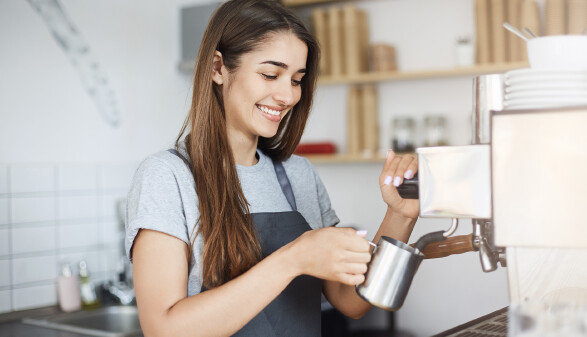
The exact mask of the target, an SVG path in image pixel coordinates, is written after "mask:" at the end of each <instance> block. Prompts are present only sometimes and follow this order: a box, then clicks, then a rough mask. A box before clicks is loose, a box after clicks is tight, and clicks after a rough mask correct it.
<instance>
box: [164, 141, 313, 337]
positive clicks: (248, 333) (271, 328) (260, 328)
mask: <svg viewBox="0 0 587 337" xmlns="http://www.w3.org/2000/svg"><path fill="white" fill-rule="evenodd" d="M168 151H169V152H171V153H173V154H175V155H177V156H178V157H180V158H181V159H182V160H183V161H184V162H185V163H186V164H187V165H188V166H189V162H188V161H187V159H186V158H185V157H184V156H183V155H181V154H180V153H179V152H177V151H176V150H174V149H170V150H168ZM273 166H274V168H275V174H276V175H277V180H278V181H279V185H280V186H281V190H282V191H283V194H284V195H285V197H286V199H287V201H288V202H289V204H290V206H291V208H292V211H288V212H275V213H252V214H251V217H252V220H253V226H254V227H255V231H256V232H257V237H258V238H259V243H260V244H261V251H262V254H263V258H265V257H266V256H269V255H270V254H271V253H273V252H275V251H276V250H278V249H279V248H281V247H283V246H284V245H286V244H288V243H290V242H291V241H293V240H295V239H296V238H298V237H299V236H300V235H302V234H303V233H304V232H306V231H308V230H311V227H310V225H308V222H307V221H306V219H304V217H303V216H302V215H301V214H300V213H299V212H298V211H297V206H296V201H295V197H294V194H293V190H292V188H291V184H290V182H289V179H288V177H287V174H286V172H285V169H284V167H283V164H282V163H281V162H279V161H276V160H273ZM201 291H206V289H205V288H204V287H202V289H201ZM321 294H322V280H320V279H318V278H315V277H312V276H308V275H301V276H298V277H296V278H295V279H294V280H293V281H291V282H290V284H289V285H288V286H287V287H286V288H285V289H284V290H283V291H282V292H281V294H279V296H277V297H276V298H275V299H274V300H273V301H272V302H271V303H269V305H267V306H266V307H265V308H264V309H263V310H262V311H261V312H260V313H259V314H258V315H257V316H255V317H253V319H252V320H251V321H250V322H249V323H247V324H246V325H245V326H244V327H243V328H242V329H240V330H239V331H237V332H236V333H235V334H234V336H239V337H266V336H296V337H297V336H320V335H321V326H320V324H321V310H320V301H321Z"/></svg>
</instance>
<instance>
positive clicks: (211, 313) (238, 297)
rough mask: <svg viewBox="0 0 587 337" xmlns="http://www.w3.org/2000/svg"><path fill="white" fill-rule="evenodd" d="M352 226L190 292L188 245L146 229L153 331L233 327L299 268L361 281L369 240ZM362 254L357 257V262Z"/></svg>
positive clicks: (137, 272)
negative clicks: (221, 283) (200, 290)
mask: <svg viewBox="0 0 587 337" xmlns="http://www.w3.org/2000/svg"><path fill="white" fill-rule="evenodd" d="M355 233H356V231H355V230H353V229H350V228H324V229H318V230H313V231H308V232H306V233H304V234H303V235H301V236H300V237H299V238H298V239H296V240H294V241H293V242H291V243H290V244H288V245H286V246H284V247H282V248H281V249H279V250H277V251H276V252H275V253H273V254H271V255H269V256H268V257H266V258H265V259H263V260H262V261H260V262H259V263H258V264H257V265H255V266H254V267H252V268H251V269H249V270H248V271H247V272H246V273H244V274H242V275H241V276H239V277H237V278H235V279H233V280H231V281H229V282H227V283H225V284H223V285H221V286H219V287H216V288H214V289H210V290H208V291H205V292H202V293H199V294H197V295H194V296H190V297H186V292H187V282H188V247H187V245H186V244H185V243H184V242H183V241H181V240H179V239H177V238H175V237H172V236H169V235H167V234H164V233H161V232H157V231H152V230H145V229H143V230H141V231H140V232H139V234H138V235H137V237H136V239H135V242H134V245H133V252H132V253H133V254H132V256H133V276H134V283H135V291H136V296H137V305H138V308H139V315H140V320H141V327H142V329H143V332H144V334H145V336H147V337H148V336H218V335H232V334H234V333H235V332H237V331H238V330H239V329H241V328H242V327H243V326H244V325H245V324H246V323H248V322H249V321H250V320H251V319H252V318H253V317H255V315H257V314H258V313H259V312H260V311H261V310H262V309H263V308H264V307H266V306H267V305H268V304H269V303H270V302H271V301H272V300H273V299H275V298H276V297H277V296H278V295H279V294H280V293H281V292H282V291H283V290H284V289H285V287H286V286H287V285H288V284H289V283H290V282H291V280H293V279H294V278H295V277H296V276H298V275H302V274H306V275H312V276H315V277H318V278H322V279H326V280H332V281H336V282H337V283H339V284H348V285H354V284H359V283H361V282H362V280H363V275H362V273H364V272H365V271H364V270H363V267H362V266H364V265H365V264H366V263H367V261H368V260H369V258H370V256H369V254H368V253H367V251H368V247H369V245H368V243H367V242H366V241H365V240H364V239H362V238H360V237H359V236H357V235H356V234H355ZM355 261H357V262H355Z"/></svg>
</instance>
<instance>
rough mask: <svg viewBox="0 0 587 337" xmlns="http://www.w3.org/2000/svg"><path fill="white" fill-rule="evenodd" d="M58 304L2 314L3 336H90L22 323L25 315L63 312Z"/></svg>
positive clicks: (0, 315)
mask: <svg viewBox="0 0 587 337" xmlns="http://www.w3.org/2000/svg"><path fill="white" fill-rule="evenodd" d="M61 312H62V311H61V310H60V309H59V307H58V306H51V307H44V308H38V309H31V310H23V311H13V312H8V313H4V314H0V336H2V337H33V336H34V337H88V335H84V334H79V333H74V332H68V331H61V330H56V329H50V328H43V327H38V326H34V325H29V324H24V323H22V319H23V318H25V317H36V316H43V315H50V314H57V313H61Z"/></svg>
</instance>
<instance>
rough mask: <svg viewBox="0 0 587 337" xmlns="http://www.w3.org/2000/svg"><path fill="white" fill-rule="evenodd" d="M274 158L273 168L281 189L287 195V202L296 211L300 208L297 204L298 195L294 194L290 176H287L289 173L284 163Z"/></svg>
mask: <svg viewBox="0 0 587 337" xmlns="http://www.w3.org/2000/svg"><path fill="white" fill-rule="evenodd" d="M272 160H273V168H274V169H275V174H276V175H277V181H279V186H281V191H283V194H284V195H285V198H286V199H287V202H289V205H290V206H291V208H292V209H293V210H294V211H297V210H298V207H297V206H296V197H295V196H294V194H293V190H292V188H291V184H290V183H289V178H288V177H287V173H285V168H284V167H283V164H282V163H281V162H280V161H278V160H275V159H272Z"/></svg>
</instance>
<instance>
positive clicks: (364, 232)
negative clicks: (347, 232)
mask: <svg viewBox="0 0 587 337" xmlns="http://www.w3.org/2000/svg"><path fill="white" fill-rule="evenodd" d="M357 235H358V236H365V235H367V231H366V230H364V229H362V230H360V231H357Z"/></svg>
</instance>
